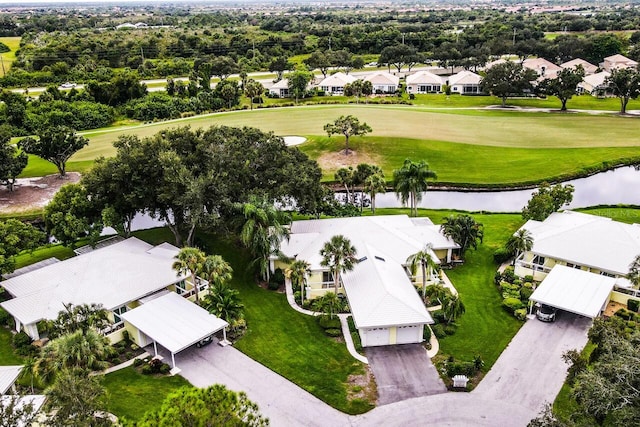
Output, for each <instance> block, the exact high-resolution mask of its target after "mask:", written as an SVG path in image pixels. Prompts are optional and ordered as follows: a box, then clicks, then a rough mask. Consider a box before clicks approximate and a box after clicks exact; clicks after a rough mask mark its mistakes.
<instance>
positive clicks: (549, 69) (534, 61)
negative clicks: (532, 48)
mask: <svg viewBox="0 0 640 427" xmlns="http://www.w3.org/2000/svg"><path fill="white" fill-rule="evenodd" d="M522 66H523V67H524V68H528V69H530V70H533V71H535V72H536V73H537V74H538V77H539V80H543V79H553V78H556V76H557V75H558V72H559V71H560V70H562V68H561V67H559V66H557V65H556V64H554V63H553V62H551V61H547V60H546V59H544V58H527V59H525V60H524V61H523V62H522Z"/></svg>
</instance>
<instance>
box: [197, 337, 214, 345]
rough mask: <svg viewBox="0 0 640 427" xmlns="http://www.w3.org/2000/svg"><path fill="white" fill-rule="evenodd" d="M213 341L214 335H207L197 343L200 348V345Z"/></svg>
mask: <svg viewBox="0 0 640 427" xmlns="http://www.w3.org/2000/svg"><path fill="white" fill-rule="evenodd" d="M212 342H213V335H209V336H208V337H205V338H203V339H201V340H200V341H198V342H197V343H196V347H198V348H200V347H204V346H205V345H209V344H211V343H212Z"/></svg>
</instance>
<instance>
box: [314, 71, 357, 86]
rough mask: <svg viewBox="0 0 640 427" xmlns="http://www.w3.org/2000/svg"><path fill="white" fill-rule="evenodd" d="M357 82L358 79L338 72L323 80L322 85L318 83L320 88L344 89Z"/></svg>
mask: <svg viewBox="0 0 640 427" xmlns="http://www.w3.org/2000/svg"><path fill="white" fill-rule="evenodd" d="M355 81H356V78H355V77H353V76H352V75H349V74H345V73H343V72H338V73H335V74H332V75H330V76H327V78H325V79H323V80H322V81H321V82H320V83H318V86H320V87H324V86H328V87H332V86H334V87H342V86H344V85H346V84H347V83H353V82H355Z"/></svg>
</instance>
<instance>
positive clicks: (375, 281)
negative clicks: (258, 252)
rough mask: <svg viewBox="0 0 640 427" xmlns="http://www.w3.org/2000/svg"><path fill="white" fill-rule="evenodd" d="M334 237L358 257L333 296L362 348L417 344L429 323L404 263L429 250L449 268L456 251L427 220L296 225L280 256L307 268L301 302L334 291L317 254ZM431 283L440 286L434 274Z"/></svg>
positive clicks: (360, 219)
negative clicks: (345, 308)
mask: <svg viewBox="0 0 640 427" xmlns="http://www.w3.org/2000/svg"><path fill="white" fill-rule="evenodd" d="M335 235H343V236H345V237H346V238H348V239H349V240H350V241H351V244H352V245H354V247H355V248H356V252H357V255H356V256H357V258H358V262H357V265H356V266H355V268H354V269H353V270H352V271H348V272H346V273H343V274H341V276H340V277H341V282H340V283H339V290H338V293H340V294H345V295H346V297H347V300H348V301H349V306H350V307H351V311H352V315H353V319H354V322H355V325H356V327H357V328H358V332H359V333H360V337H361V340H362V345H363V346H378V345H392V344H406V343H418V342H421V341H422V340H423V338H422V333H423V330H424V325H426V324H429V323H432V319H431V316H430V315H429V313H428V312H427V310H426V308H425V307H424V304H423V303H422V301H421V299H420V296H419V295H418V292H417V291H416V288H415V285H418V284H421V283H422V276H421V272H420V271H418V272H417V275H416V276H411V273H410V271H409V268H408V264H407V258H409V256H411V255H413V254H415V253H417V252H419V251H421V250H423V249H424V248H425V245H427V244H430V245H431V249H430V251H431V254H432V258H433V259H434V261H435V262H436V263H442V262H446V263H448V262H451V260H452V259H453V256H454V254H453V252H454V251H456V250H457V249H458V245H457V244H456V243H454V242H453V241H452V240H450V239H448V238H447V237H445V236H444V235H442V233H440V226H438V225H434V224H433V223H432V222H431V221H430V220H429V219H427V218H419V219H417V218H409V217H408V216H406V215H389V216H373V217H354V218H331V219H319V220H307V221H295V222H294V223H293V224H292V226H291V236H290V238H289V240H288V241H287V240H285V241H283V242H282V243H281V246H280V250H281V251H282V252H283V253H284V254H285V255H286V256H287V257H289V258H292V259H298V260H304V261H306V262H308V263H309V264H310V270H311V274H310V275H309V277H308V278H307V287H306V289H305V290H304V297H305V299H306V298H316V297H318V296H321V295H324V294H325V293H326V292H332V291H333V290H334V281H333V275H332V273H331V271H330V270H329V268H328V267H324V266H322V265H321V262H322V257H321V256H320V250H321V248H322V247H323V246H324V244H325V243H326V242H328V241H329V240H330V239H331V237H333V236H335ZM271 263H272V267H274V268H275V267H281V268H286V267H287V264H286V263H284V262H283V261H281V260H279V259H277V258H276V257H273V258H272V260H271ZM430 277H431V279H430V280H431V282H437V281H439V277H438V276H437V274H432V275H431V276H430Z"/></svg>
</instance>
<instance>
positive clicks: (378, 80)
mask: <svg viewBox="0 0 640 427" xmlns="http://www.w3.org/2000/svg"><path fill="white" fill-rule="evenodd" d="M364 79H365V80H366V81H369V82H371V83H372V84H373V85H393V86H398V84H399V83H400V78H399V77H398V76H394V75H393V74H389V73H385V72H382V71H380V72H377V73H373V74H369V75H368V76H366V77H365V78H364Z"/></svg>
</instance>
